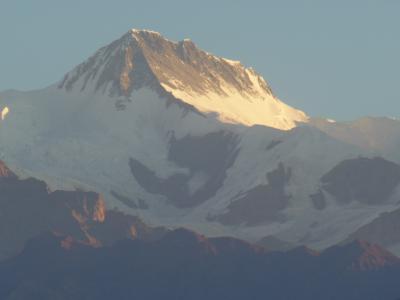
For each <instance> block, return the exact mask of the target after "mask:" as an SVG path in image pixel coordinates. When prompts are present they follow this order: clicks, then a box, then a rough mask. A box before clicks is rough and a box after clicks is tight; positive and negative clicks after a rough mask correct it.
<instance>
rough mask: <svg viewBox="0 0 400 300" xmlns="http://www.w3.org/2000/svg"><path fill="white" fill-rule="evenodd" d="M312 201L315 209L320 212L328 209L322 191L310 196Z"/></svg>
mask: <svg viewBox="0 0 400 300" xmlns="http://www.w3.org/2000/svg"><path fill="white" fill-rule="evenodd" d="M310 198H311V201H312V203H313V205H314V208H315V209H318V210H323V209H325V207H326V199H325V195H324V192H323V191H321V190H318V192H317V193H315V194H312V195H310Z"/></svg>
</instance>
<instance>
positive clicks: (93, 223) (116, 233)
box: [0, 161, 166, 260]
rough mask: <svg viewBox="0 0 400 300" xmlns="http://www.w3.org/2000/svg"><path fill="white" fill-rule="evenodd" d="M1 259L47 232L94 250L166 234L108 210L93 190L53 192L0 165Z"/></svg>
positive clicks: (41, 183) (44, 184)
mask: <svg viewBox="0 0 400 300" xmlns="http://www.w3.org/2000/svg"><path fill="white" fill-rule="evenodd" d="M0 192H1V198H0V199H1V200H0V216H1V218H0V260H4V259H6V258H9V257H12V256H14V255H16V254H18V253H19V252H21V251H22V249H23V248H24V246H25V243H26V242H27V241H28V240H30V239H32V238H34V237H36V236H37V235H39V234H42V233H44V232H53V233H54V234H56V235H60V236H65V237H68V239H74V240H76V241H78V242H80V243H83V244H87V245H92V246H96V247H98V246H106V245H111V244H113V243H115V242H116V241H118V240H121V239H125V238H131V239H154V238H156V237H158V236H161V235H162V234H164V232H165V231H166V230H165V229H163V228H153V227H150V226H147V225H145V224H144V223H143V222H142V221H141V220H140V219H138V218H137V217H134V216H129V215H126V214H124V213H122V212H119V211H113V210H110V211H108V210H107V209H106V207H105V203H104V199H103V198H102V196H101V195H99V194H97V193H94V192H83V191H79V190H76V191H63V190H56V191H50V190H49V187H48V186H47V185H46V183H45V182H43V181H40V180H37V179H35V178H26V179H21V178H18V176H17V175H15V174H14V173H13V172H12V171H11V170H10V169H9V168H8V167H7V166H6V165H5V164H4V162H1V161H0Z"/></svg>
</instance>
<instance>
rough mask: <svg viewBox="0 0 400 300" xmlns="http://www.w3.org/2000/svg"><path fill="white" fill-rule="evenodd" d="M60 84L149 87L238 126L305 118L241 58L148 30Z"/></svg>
mask: <svg viewBox="0 0 400 300" xmlns="http://www.w3.org/2000/svg"><path fill="white" fill-rule="evenodd" d="M58 88H59V89H62V90H66V91H79V92H89V93H91V92H99V93H101V94H107V95H110V96H117V97H126V98H129V97H130V96H132V92H133V91H135V90H140V89H141V88H151V89H152V90H153V91H156V92H157V93H158V94H159V96H163V97H165V98H169V99H170V100H171V101H176V100H178V101H179V102H181V104H183V105H184V106H185V107H187V108H188V109H191V110H194V111H197V112H199V113H201V114H215V115H217V116H218V118H219V119H220V120H222V121H223V122H228V123H234V124H244V125H254V124H260V125H266V126H271V127H275V128H280V129H290V128H292V127H294V126H295V125H296V122H305V121H307V116H306V115H305V114H304V113H303V112H301V111H298V110H296V109H293V108H291V107H289V106H288V105H286V104H284V103H283V102H281V101H279V100H278V99H277V98H276V97H275V96H274V95H273V94H272V91H271V88H270V87H269V86H268V85H267V83H266V82H265V81H264V79H263V78H262V77H261V76H260V75H258V74H257V73H256V72H255V71H254V70H252V69H247V68H245V67H244V66H243V65H241V64H240V62H234V61H230V60H226V59H223V58H219V57H216V56H214V55H211V54H209V53H207V52H205V51H202V50H200V49H199V48H197V47H196V45H195V44H194V43H193V42H192V41H190V40H188V39H185V40H183V41H180V42H178V43H174V42H172V41H169V40H167V39H165V38H163V37H162V36H161V35H160V34H159V33H157V32H153V31H147V30H130V31H129V32H128V33H126V34H125V35H124V36H122V37H121V38H120V39H119V40H117V41H115V42H113V43H111V44H110V45H108V46H106V47H104V48H102V49H100V50H99V51H97V52H96V53H95V54H94V55H93V56H92V57H90V58H89V59H88V60H87V61H85V62H84V63H83V64H81V65H79V66H78V67H77V68H75V69H74V70H73V71H71V72H69V73H67V74H66V75H65V77H64V79H63V80H62V82H61V83H60V84H59V85H58ZM122 101H123V100H122ZM123 107H124V104H123V103H119V108H120V109H122V108H123Z"/></svg>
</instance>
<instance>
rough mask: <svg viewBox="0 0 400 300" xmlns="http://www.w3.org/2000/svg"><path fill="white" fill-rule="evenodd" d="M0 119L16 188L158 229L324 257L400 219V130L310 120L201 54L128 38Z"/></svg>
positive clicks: (27, 96)
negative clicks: (38, 188)
mask: <svg viewBox="0 0 400 300" xmlns="http://www.w3.org/2000/svg"><path fill="white" fill-rule="evenodd" d="M0 110H1V111H4V112H7V113H5V114H2V121H0V158H1V159H2V160H3V161H5V162H6V164H7V165H8V166H9V168H10V169H11V170H12V171H13V172H14V173H15V174H16V175H18V176H19V177H21V178H25V177H27V176H31V177H32V176H33V177H35V178H38V179H40V180H42V181H45V182H46V183H47V185H48V186H49V189H51V190H65V191H76V190H81V191H95V192H96V193H99V194H101V195H103V196H104V201H105V205H106V206H107V207H108V208H109V209H112V210H115V209H118V210H119V211H122V212H124V213H125V214H127V215H133V216H136V217H139V218H140V219H141V220H143V221H144V222H145V223H149V224H154V225H156V226H174V227H176V226H184V227H188V228H190V229H193V230H196V231H199V232H201V233H204V234H207V235H208V236H221V235H223V236H234V237H238V238H242V239H246V240H248V241H251V242H257V241H261V242H263V243H265V242H268V243H272V242H274V243H275V246H274V247H277V246H279V245H281V246H279V247H283V248H288V247H289V246H288V245H290V247H292V246H296V245H303V244H306V245H309V246H311V247H313V248H316V249H323V248H326V247H329V246H331V245H334V244H337V243H339V242H342V241H344V240H347V239H348V238H349V236H351V235H352V234H353V233H355V232H357V230H359V229H360V228H362V227H364V226H367V225H368V224H370V223H371V222H373V221H374V220H375V219H377V218H379V216H380V215H381V214H383V213H385V212H392V211H395V210H397V209H399V208H400V207H399V205H400V204H399V201H398V197H399V195H400V190H399V183H400V178H399V173H398V169H399V163H400V156H399V154H398V151H397V149H398V146H399V145H400V130H399V129H400V122H399V121H398V120H392V119H388V118H363V119H360V120H356V121H352V122H334V121H332V120H325V119H316V118H311V117H309V116H307V114H305V113H303V112H301V111H299V110H297V109H295V108H291V107H289V106H288V105H286V104H285V103H283V102H282V101H280V100H279V99H278V98H277V97H276V96H275V95H274V94H273V93H272V91H271V88H270V86H269V85H268V84H267V83H266V82H265V80H264V79H263V78H262V77H261V76H260V75H258V74H257V73H256V72H255V71H254V70H252V69H248V68H245V67H244V66H243V65H241V64H240V63H239V62H233V61H231V60H227V59H224V58H220V57H217V56H214V55H211V54H209V53H207V52H205V51H203V50H201V49H199V48H198V47H197V46H196V45H195V44H194V43H193V42H192V41H190V40H183V41H181V42H172V41H169V40H168V39H166V38H164V37H163V36H161V35H160V34H158V33H155V32H151V31H146V30H130V31H129V32H127V33H126V34H124V35H123V36H122V37H121V38H119V39H117V40H116V41H114V42H112V43H111V44H109V45H107V46H105V47H103V48H101V49H100V50H98V51H97V52H96V53H95V54H94V55H93V56H91V57H90V58H89V59H88V60H86V61H85V62H83V63H82V64H80V65H78V66H77V67H76V68H74V69H73V70H72V71H70V72H68V73H67V74H66V75H65V76H64V78H63V79H62V80H61V81H59V82H57V83H56V84H54V85H51V86H50V87H47V88H45V89H40V90H35V91H27V92H18V91H6V92H3V93H0ZM357 172H361V173H362V174H361V173H360V174H361V176H357V174H359V173H357ZM382 179H385V180H382ZM371 191H372V192H371ZM277 241H278V242H277ZM395 243H397V242H393V244H390V245H388V248H389V249H397V248H396V247H397V246H396V244H395ZM279 247H278V248H279Z"/></svg>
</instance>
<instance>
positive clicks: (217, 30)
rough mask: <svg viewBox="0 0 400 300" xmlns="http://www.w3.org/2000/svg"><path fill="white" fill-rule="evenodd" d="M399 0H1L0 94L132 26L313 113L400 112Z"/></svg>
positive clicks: (45, 75) (60, 70)
mask: <svg viewBox="0 0 400 300" xmlns="http://www.w3.org/2000/svg"><path fill="white" fill-rule="evenodd" d="M399 15H400V0H375V1H372V0H347V1H344V0H335V1H330V0H326V1H325V0H320V1H311V0H308V1H307V0H292V1H288V0H275V1H268V0H264V1H256V0H254V1H252V0H247V1H240V0H238V1H233V0H231V1H225V0H219V1H216V0H214V1H210V0H202V1H200V0H197V1H191V0H187V1H183V0H181V1H178V0H169V1H165V0H164V1H160V0H159V1H152V0H146V1H144V0H141V1H128V0H113V1H109V0H107V1H103V0H80V1H78V0H69V1H65V0H63V1H59V0H35V1H27V0H1V2H0V40H1V52H0V53H1V55H0V90H5V89H9V88H15V89H22V90H27V89H34V88H40V87H45V86H47V85H49V84H51V83H53V82H55V81H58V80H59V79H60V78H61V77H62V76H63V74H64V73H66V72H67V71H68V70H70V69H71V68H72V67H73V66H75V65H76V64H78V63H80V62H81V61H82V60H84V59H85V58H87V57H88V56H89V55H90V54H92V53H93V52H94V51H95V50H96V49H97V48H99V47H100V46H103V45H105V44H107V43H109V42H111V41H112V40H114V39H116V38H118V37H119V36H120V35H122V34H123V33H125V32H126V31H127V30H128V29H130V28H146V29H153V30H156V31H159V32H161V33H162V34H163V35H164V36H166V37H168V38H170V39H172V40H181V39H183V38H191V39H192V40H193V41H194V42H195V43H196V44H197V45H198V46H199V47H200V48H202V49H204V50H207V51H209V52H212V53H214V54H217V55H220V56H224V57H227V58H231V59H237V60H240V61H242V63H243V64H245V65H246V66H252V67H254V68H255V69H256V70H257V71H258V72H259V73H261V74H262V75H263V76H264V77H265V79H266V80H267V81H268V82H269V83H270V84H271V85H272V88H273V90H274V91H275V94H277V95H278V96H279V97H280V98H281V99H282V100H284V101H285V102H287V103H289V104H291V105H294V106H296V107H298V108H300V109H302V110H304V111H306V112H307V113H309V114H311V115H313V116H324V117H331V118H335V119H338V120H349V119H354V118H357V117H360V116H364V115H374V116H384V115H386V116H394V117H400V92H399V85H400V58H399V54H400V38H399V36H400V32H399V31H400V18H399Z"/></svg>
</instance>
